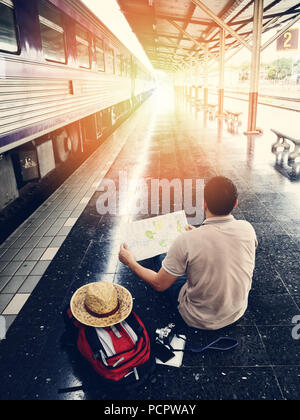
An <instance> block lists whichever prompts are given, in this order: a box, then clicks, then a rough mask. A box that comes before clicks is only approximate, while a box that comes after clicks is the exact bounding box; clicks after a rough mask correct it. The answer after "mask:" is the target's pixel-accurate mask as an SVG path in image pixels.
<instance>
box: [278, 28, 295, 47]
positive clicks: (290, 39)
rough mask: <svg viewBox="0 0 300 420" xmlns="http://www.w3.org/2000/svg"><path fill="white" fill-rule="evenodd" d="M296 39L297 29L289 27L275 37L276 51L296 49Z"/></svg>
mask: <svg viewBox="0 0 300 420" xmlns="http://www.w3.org/2000/svg"><path fill="white" fill-rule="evenodd" d="M298 41H299V31H298V29H289V30H288V31H286V32H285V33H284V34H282V35H281V36H280V37H279V38H278V39H277V51H290V50H298Z"/></svg>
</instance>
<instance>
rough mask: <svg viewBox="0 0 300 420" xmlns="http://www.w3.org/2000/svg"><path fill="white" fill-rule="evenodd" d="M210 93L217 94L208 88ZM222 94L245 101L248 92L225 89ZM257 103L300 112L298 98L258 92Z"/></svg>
mask: <svg viewBox="0 0 300 420" xmlns="http://www.w3.org/2000/svg"><path fill="white" fill-rule="evenodd" d="M210 93H211V94H213V95H218V93H217V91H212V90H210ZM224 96H225V97H226V98H230V99H237V100H241V101H245V102H248V100H249V98H248V96H249V93H248V92H236V91H234V90H225V92H224ZM258 103H259V104H261V105H266V106H271V107H274V108H281V109H286V110H288V111H295V112H300V98H292V97H286V96H277V95H264V94H259V96H258ZM293 104H294V105H293Z"/></svg>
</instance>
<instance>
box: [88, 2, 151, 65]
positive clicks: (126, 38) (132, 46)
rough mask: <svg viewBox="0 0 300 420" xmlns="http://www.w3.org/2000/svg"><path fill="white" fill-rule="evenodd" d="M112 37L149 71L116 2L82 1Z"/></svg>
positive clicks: (143, 52) (145, 60)
mask: <svg viewBox="0 0 300 420" xmlns="http://www.w3.org/2000/svg"><path fill="white" fill-rule="evenodd" d="M82 2H83V3H84V4H85V5H86V6H87V7H88V8H89V9H90V10H91V11H92V12H93V13H94V14H95V15H96V16H97V17H98V18H99V19H100V20H101V21H102V22H103V23H104V25H106V26H107V27H108V28H109V29H110V30H111V31H112V32H113V33H114V35H115V36H116V37H117V38H119V40H120V41H121V42H122V43H123V44H124V45H125V46H126V47H127V48H128V49H129V50H130V51H131V52H132V53H133V54H135V56H136V57H137V58H138V59H140V60H141V61H142V63H143V64H144V65H145V66H146V67H147V68H148V69H149V70H151V71H152V70H153V67H152V65H151V63H150V61H149V59H148V57H147V55H146V53H145V51H144V49H143V47H142V46H141V44H140V43H139V41H138V39H137V37H136V36H135V34H134V33H133V32H132V30H131V28H130V26H129V23H128V22H127V20H126V18H125V16H124V15H123V13H122V12H121V10H120V7H119V5H118V3H117V0H82Z"/></svg>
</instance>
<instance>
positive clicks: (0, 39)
mask: <svg viewBox="0 0 300 420" xmlns="http://www.w3.org/2000/svg"><path fill="white" fill-rule="evenodd" d="M18 49H19V48H18V42H17V34H16V26H15V17H14V4H13V2H12V1H11V0H0V50H2V51H6V52H10V53H16V52H18Z"/></svg>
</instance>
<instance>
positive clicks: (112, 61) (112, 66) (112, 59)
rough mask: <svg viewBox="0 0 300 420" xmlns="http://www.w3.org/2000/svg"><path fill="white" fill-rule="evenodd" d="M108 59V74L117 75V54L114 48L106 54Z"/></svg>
mask: <svg viewBox="0 0 300 420" xmlns="http://www.w3.org/2000/svg"><path fill="white" fill-rule="evenodd" d="M106 58H107V61H106V63H107V72H108V73H113V74H114V73H115V54H114V50H113V49H112V48H109V49H108V50H107V53H106Z"/></svg>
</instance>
